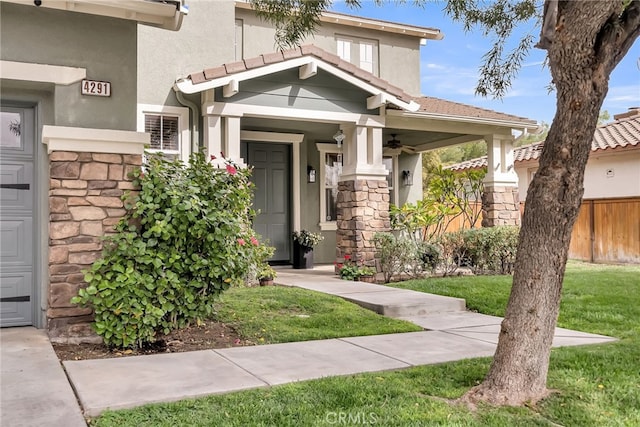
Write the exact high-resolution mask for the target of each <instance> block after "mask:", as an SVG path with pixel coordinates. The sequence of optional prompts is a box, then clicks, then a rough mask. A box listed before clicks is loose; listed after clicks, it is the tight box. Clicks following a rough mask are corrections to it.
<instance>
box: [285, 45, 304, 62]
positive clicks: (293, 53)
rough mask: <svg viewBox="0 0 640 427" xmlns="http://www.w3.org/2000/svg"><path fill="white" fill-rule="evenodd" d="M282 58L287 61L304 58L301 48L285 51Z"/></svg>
mask: <svg viewBox="0 0 640 427" xmlns="http://www.w3.org/2000/svg"><path fill="white" fill-rule="evenodd" d="M282 56H283V57H284V59H285V60H287V59H292V58H299V57H301V56H302V51H301V50H300V48H299V47H297V48H295V49H289V50H285V51H283V52H282Z"/></svg>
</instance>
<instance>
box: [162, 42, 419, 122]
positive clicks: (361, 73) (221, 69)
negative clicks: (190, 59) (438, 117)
mask: <svg viewBox="0 0 640 427" xmlns="http://www.w3.org/2000/svg"><path fill="white" fill-rule="evenodd" d="M307 64H312V65H313V67H319V68H321V69H324V70H325V71H328V72H329V73H331V74H334V75H337V76H338V77H341V78H345V79H348V80H349V81H350V82H351V83H353V84H354V85H356V86H358V87H360V88H361V89H363V90H365V91H367V92H370V93H371V94H373V95H379V94H382V95H383V96H382V97H381V99H382V100H383V101H386V102H389V103H391V104H393V105H395V106H396V107H398V108H401V109H405V110H409V111H416V110H417V109H418V108H419V105H418V104H417V103H416V102H415V101H414V98H413V97H412V96H411V95H409V94H408V93H406V92H405V91H404V90H402V89H401V88H399V87H397V86H394V85H392V84H391V83H389V82H388V81H386V80H384V79H381V78H379V77H376V76H375V75H373V74H372V73H370V72H368V71H365V70H363V69H361V68H359V67H357V66H355V65H353V64H351V63H350V62H347V61H344V60H342V59H340V57H338V56H337V55H334V54H332V53H329V52H327V51H325V50H323V49H320V48H319V47H317V46H314V45H304V46H299V47H296V48H294V49H289V50H285V51H278V52H273V53H266V54H262V55H259V56H256V57H254V58H247V59H243V60H240V61H236V62H231V63H226V64H222V65H220V66H218V67H214V68H207V69H204V70H201V71H196V72H193V73H191V74H189V75H188V76H187V77H185V78H181V79H178V80H176V83H175V85H174V89H176V90H179V91H181V92H184V93H196V92H202V91H204V90H208V89H212V88H215V87H221V86H224V85H227V84H229V82H230V81H231V80H236V81H242V80H248V79H251V78H255V77H259V76H263V75H267V74H271V73H274V72H277V71H282V70H284V69H289V68H294V67H301V66H305V65H307ZM354 77H355V78H354Z"/></svg>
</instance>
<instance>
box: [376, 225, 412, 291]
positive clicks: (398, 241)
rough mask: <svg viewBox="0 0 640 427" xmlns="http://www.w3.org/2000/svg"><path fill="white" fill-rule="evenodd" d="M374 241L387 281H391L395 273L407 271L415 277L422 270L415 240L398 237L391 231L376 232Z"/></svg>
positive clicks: (406, 272)
mask: <svg viewBox="0 0 640 427" xmlns="http://www.w3.org/2000/svg"><path fill="white" fill-rule="evenodd" d="M373 243H374V244H375V245H376V250H377V255H378V258H379V260H380V269H381V270H382V273H383V275H384V281H385V283H389V282H390V281H391V278H392V277H393V276H395V275H398V274H403V273H405V274H409V275H411V276H412V277H415V276H417V275H418V274H419V272H420V271H421V267H420V264H421V262H420V260H419V258H418V252H417V250H416V243H415V242H414V241H412V240H409V239H402V238H396V236H394V235H393V234H391V233H376V234H375V235H374V236H373Z"/></svg>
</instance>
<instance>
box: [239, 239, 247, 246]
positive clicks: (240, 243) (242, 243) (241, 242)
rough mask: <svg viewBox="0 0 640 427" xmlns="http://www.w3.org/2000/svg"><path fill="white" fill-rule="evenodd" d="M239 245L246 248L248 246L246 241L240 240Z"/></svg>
mask: <svg viewBox="0 0 640 427" xmlns="http://www.w3.org/2000/svg"><path fill="white" fill-rule="evenodd" d="M238 244H239V245H240V246H244V245H246V244H247V242H245V241H244V239H238Z"/></svg>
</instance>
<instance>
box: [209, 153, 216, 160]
mask: <svg viewBox="0 0 640 427" xmlns="http://www.w3.org/2000/svg"><path fill="white" fill-rule="evenodd" d="M209 157H210V158H211V160H215V159H217V157H216V156H214V155H213V154H212V155H210V156H209Z"/></svg>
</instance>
